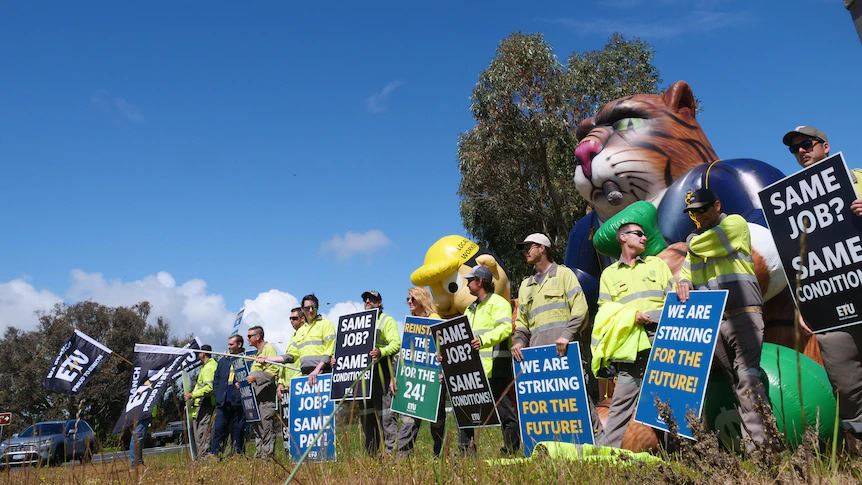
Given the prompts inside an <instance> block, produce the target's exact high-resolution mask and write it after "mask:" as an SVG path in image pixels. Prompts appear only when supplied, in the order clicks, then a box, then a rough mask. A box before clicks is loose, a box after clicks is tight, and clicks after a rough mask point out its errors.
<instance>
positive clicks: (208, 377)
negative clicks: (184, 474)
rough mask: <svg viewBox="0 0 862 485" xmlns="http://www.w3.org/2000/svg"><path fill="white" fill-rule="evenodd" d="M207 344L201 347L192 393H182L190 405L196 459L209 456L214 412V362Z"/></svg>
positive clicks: (210, 347) (210, 348)
mask: <svg viewBox="0 0 862 485" xmlns="http://www.w3.org/2000/svg"><path fill="white" fill-rule="evenodd" d="M212 349H213V348H212V346H210V345H209V344H204V345H201V350H203V351H204V352H198V359H200V361H201V362H203V366H202V367H201V370H200V372H198V378H197V381H195V387H194V389H192V392H186V393H183V397H184V398H185V400H186V403H188V402H190V401H191V403H192V409H193V411H192V413H191V414H192V421H193V427H194V436H195V443H197V445H198V458H200V457H203V456H206V455H207V454H209V450H210V436H211V433H210V431H211V430H212V425H213V421H212V419H213V413H214V412H215V396H213V379H214V377H215V370H216V361H215V359H213V358H212V357H211V356H210V354H209V353H208V352H212Z"/></svg>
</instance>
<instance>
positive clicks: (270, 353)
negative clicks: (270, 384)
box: [251, 342, 280, 379]
mask: <svg viewBox="0 0 862 485" xmlns="http://www.w3.org/2000/svg"><path fill="white" fill-rule="evenodd" d="M277 355H278V351H277V350H275V346H273V345H272V344H271V343H269V342H265V343H264V344H263V348H262V349H260V350H258V351H257V353H256V354H254V356H255V357H276V356H277ZM279 368H280V367H279V366H278V365H276V364H269V363H267V364H258V363H257V362H255V363H254V364H252V365H251V373H255V372H265V373H267V374H269V375H270V376H272V377H273V378H274V379H275V378H278V369H279Z"/></svg>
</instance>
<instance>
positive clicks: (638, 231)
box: [625, 230, 646, 237]
mask: <svg viewBox="0 0 862 485" xmlns="http://www.w3.org/2000/svg"><path fill="white" fill-rule="evenodd" d="M625 234H634V235H635V236H637V237H644V236H646V233H645V232H643V231H641V230H634V231H626V232H625Z"/></svg>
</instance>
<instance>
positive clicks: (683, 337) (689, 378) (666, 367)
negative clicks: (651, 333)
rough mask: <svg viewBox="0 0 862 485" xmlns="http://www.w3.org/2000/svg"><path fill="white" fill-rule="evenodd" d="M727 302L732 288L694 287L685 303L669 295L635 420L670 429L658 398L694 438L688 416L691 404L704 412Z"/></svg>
mask: <svg viewBox="0 0 862 485" xmlns="http://www.w3.org/2000/svg"><path fill="white" fill-rule="evenodd" d="M726 301H727V290H718V291H692V292H691V296H690V298H689V300H688V301H686V302H685V303H684V304H682V303H680V302H679V298H677V296H676V293H668V294H667V298H666V299H665V302H664V308H663V309H662V312H661V321H660V322H659V325H658V328H657V329H656V335H655V341H654V342H653V346H652V350H651V351H650V355H649V362H648V363H647V367H646V371H645V372H644V378H643V383H642V384H641V395H640V399H639V400H638V406H637V410H636V411H635V421H637V422H639V423H643V424H646V425H649V426H652V427H654V428H658V429H661V430H664V431H668V426H667V424H666V423H665V422H664V421H663V420H662V419H661V418H660V417H659V414H658V410H657V409H656V406H655V399H656V398H658V399H660V400H661V401H662V402H665V403H667V404H668V405H669V406H670V409H671V411H672V414H673V419H674V422H676V424H677V425H678V426H679V431H678V433H679V434H680V436H685V437H686V438H689V439H694V437H693V436H692V434H693V433H692V431H691V428H689V426H688V421H687V420H686V418H685V416H686V414H687V413H688V410H689V409H690V410H692V411H694V412H695V414H696V416H697V417H698V418H699V417H700V413H701V410H702V408H703V397H704V394H705V393H706V384H707V381H708V380H709V370H710V368H711V367H712V354H713V353H714V352H715V343H716V342H717V341H718V328H719V326H720V325H721V316H722V314H723V313H724V304H725V302H726Z"/></svg>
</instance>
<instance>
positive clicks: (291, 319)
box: [290, 317, 299, 322]
mask: <svg viewBox="0 0 862 485" xmlns="http://www.w3.org/2000/svg"><path fill="white" fill-rule="evenodd" d="M297 320H299V317H290V321H291V322H295V321H297Z"/></svg>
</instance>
